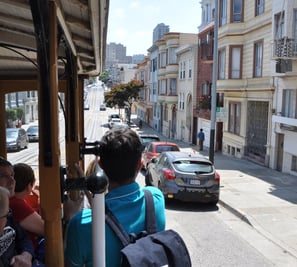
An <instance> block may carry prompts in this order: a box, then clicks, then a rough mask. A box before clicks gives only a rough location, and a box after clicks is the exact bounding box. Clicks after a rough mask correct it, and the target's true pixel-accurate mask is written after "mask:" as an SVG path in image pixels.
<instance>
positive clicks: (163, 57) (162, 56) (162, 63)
mask: <svg viewBox="0 0 297 267" xmlns="http://www.w3.org/2000/svg"><path fill="white" fill-rule="evenodd" d="M159 58H160V65H159V66H160V68H164V67H166V53H165V52H161V53H160V55H159Z"/></svg>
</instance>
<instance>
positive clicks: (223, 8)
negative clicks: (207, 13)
mask: <svg viewBox="0 0 297 267" xmlns="http://www.w3.org/2000/svg"><path fill="white" fill-rule="evenodd" d="M226 24H227V0H220V6H219V26H220V27H221V26H224V25H226Z"/></svg>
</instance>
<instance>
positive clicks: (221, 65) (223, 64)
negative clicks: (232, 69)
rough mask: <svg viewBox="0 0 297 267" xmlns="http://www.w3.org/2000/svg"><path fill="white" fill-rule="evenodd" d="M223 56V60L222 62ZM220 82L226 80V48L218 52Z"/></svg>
mask: <svg viewBox="0 0 297 267" xmlns="http://www.w3.org/2000/svg"><path fill="white" fill-rule="evenodd" d="M222 55H223V60H222ZM217 79H218V80H225V79H226V48H221V49H219V51H218V77H217Z"/></svg>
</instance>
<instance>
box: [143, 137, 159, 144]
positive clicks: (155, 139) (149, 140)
mask: <svg viewBox="0 0 297 267" xmlns="http://www.w3.org/2000/svg"><path fill="white" fill-rule="evenodd" d="M140 138H141V142H142V143H143V144H147V143H150V142H154V141H159V140H160V139H159V138H158V137H140Z"/></svg>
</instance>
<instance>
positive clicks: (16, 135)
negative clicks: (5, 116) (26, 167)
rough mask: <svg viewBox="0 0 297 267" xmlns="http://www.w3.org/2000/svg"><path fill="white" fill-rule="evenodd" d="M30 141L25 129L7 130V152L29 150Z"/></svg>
mask: <svg viewBox="0 0 297 267" xmlns="http://www.w3.org/2000/svg"><path fill="white" fill-rule="evenodd" d="M28 143H29V139H28V136H27V133H26V131H25V130H24V129H23V128H7V129H6V150H7V151H20V150H21V149H23V148H27V147H28Z"/></svg>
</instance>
